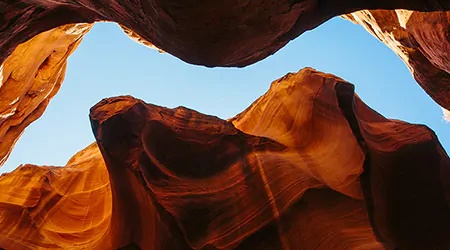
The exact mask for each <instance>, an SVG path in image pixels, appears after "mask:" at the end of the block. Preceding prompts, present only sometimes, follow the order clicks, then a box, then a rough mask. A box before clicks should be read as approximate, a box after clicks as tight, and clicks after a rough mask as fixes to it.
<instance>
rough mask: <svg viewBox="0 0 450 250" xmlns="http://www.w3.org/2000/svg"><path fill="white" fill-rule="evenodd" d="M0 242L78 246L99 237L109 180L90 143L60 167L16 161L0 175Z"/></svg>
mask: <svg viewBox="0 0 450 250" xmlns="http://www.w3.org/2000/svg"><path fill="white" fill-rule="evenodd" d="M0 189H1V190H2V192H1V193H0V211H1V213H0V225H1V227H0V234H1V235H2V236H0V247H1V248H3V249H74V248H75V249H80V248H83V247H84V248H86V247H87V246H90V245H94V244H96V243H97V242H99V241H100V240H101V239H102V238H103V237H104V235H105V234H106V232H107V229H108V227H109V224H110V217H111V204H112V203H111V198H112V196H111V186H110V184H109V177H108V172H107V170H106V166H105V163H104V161H103V158H102V155H101V154H100V151H99V150H98V146H97V144H96V143H93V144H91V145H90V146H88V147H87V148H85V149H84V150H82V151H80V152H78V153H77V154H76V155H75V156H73V157H72V159H70V161H69V162H68V163H67V165H66V166H65V167H63V168H61V167H48V166H43V167H38V166H34V165H25V166H20V167H19V168H17V169H16V170H15V171H14V172H12V173H9V174H3V175H2V176H1V177H0Z"/></svg>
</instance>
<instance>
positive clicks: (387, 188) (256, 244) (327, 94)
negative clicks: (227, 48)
mask: <svg viewBox="0 0 450 250" xmlns="http://www.w3.org/2000/svg"><path fill="white" fill-rule="evenodd" d="M90 119H91V123H92V128H93V132H94V135H95V138H96V140H97V143H94V144H92V145H90V146H89V147H88V148H86V149H84V150H83V151H81V152H80V153H78V154H77V155H76V156H74V157H73V158H72V160H70V161H69V163H68V165H67V166H66V167H64V168H55V167H37V166H30V165H27V166H24V167H20V168H18V169H17V170H15V171H14V172H12V173H10V174H4V175H3V176H2V177H1V178H0V186H1V188H2V194H0V201H1V203H0V204H1V205H0V247H2V248H5V249H37V248H77V249H119V248H122V247H123V249H139V248H142V249H156V250H157V249H208V250H209V249H305V250H306V249H324V250H328V249H394V248H399V249H448V248H449V247H450V245H449V238H448V235H449V233H450V230H449V227H450V209H449V203H448V202H449V201H450V195H449V194H450V193H449V191H450V190H449V188H450V185H449V176H450V175H449V174H450V171H449V170H450V162H449V158H448V156H447V155H446V154H445V152H444V150H443V149H442V147H441V146H440V144H439V142H438V140H437V138H436V136H435V135H434V133H433V132H432V131H431V130H430V129H428V128H427V127H425V126H422V125H413V124H408V123H405V122H401V121H396V120H389V119H386V118H384V117H383V116H381V115H380V114H378V113H376V112H375V111H373V110H371V109H370V108H369V107H367V106H366V105H365V104H364V103H363V102H362V101H361V100H360V99H359V98H358V97H357V96H356V95H355V94H354V92H353V85H351V84H350V83H347V82H345V81H344V80H342V79H340V78H338V77H336V76H333V75H329V74H324V73H320V72H317V71H315V70H313V69H304V70H302V71H300V72H299V73H297V74H288V75H287V76H285V77H283V78H281V79H280V80H278V81H275V82H274V83H272V85H271V88H270V89H269V91H268V92H267V93H266V94H265V95H263V96H262V97H261V98H259V99H258V100H257V101H255V102H254V103H253V104H252V105H251V106H250V107H249V108H248V109H246V110H245V111H244V112H242V113H241V114H239V115H237V116H236V117H234V118H231V119H229V120H228V121H224V120H221V119H219V118H217V117H213V116H208V115H203V114H201V113H198V112H196V111H193V110H190V109H187V108H183V107H178V108H175V109H168V108H164V107H158V106H155V105H151V104H147V103H144V102H143V101H141V100H137V99H134V98H133V97H130V96H122V97H115V98H107V99H104V100H102V101H101V102H99V103H98V104H97V105H95V106H94V107H93V108H92V109H91V114H90ZM97 145H98V146H97ZM100 152H101V153H100Z"/></svg>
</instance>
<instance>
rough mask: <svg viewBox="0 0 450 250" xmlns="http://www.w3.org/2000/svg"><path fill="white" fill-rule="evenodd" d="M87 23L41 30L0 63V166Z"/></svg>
mask: <svg viewBox="0 0 450 250" xmlns="http://www.w3.org/2000/svg"><path fill="white" fill-rule="evenodd" d="M91 26H92V25H91V24H69V25H65V26H61V27H59V28H56V29H53V30H50V31H47V32H44V33H41V34H39V35H38V36H36V37H33V38H32V39H30V40H28V41H27V42H26V43H23V44H20V45H19V46H17V47H16V49H15V50H14V52H13V53H12V54H11V55H10V56H9V57H8V58H7V59H6V60H5V61H4V62H3V64H1V65H0V142H1V143H0V166H1V165H3V163H4V162H5V161H6V159H7V158H8V155H9V153H10V152H11V150H12V148H13V147H14V144H15V143H16V141H17V140H18V139H19V137H20V135H21V134H22V132H23V130H24V129H25V128H26V127H27V126H28V125H29V124H30V123H32V122H33V121H35V120H36V119H37V118H39V117H40V116H41V115H42V113H43V112H44V111H45V109H46V108H47V105H48V103H49V101H50V100H51V99H52V98H53V96H54V95H55V94H56V93H57V92H58V90H59V87H60V86H61V83H62V81H63V79H64V75H65V71H66V65H67V57H68V56H69V55H70V54H71V53H72V52H73V51H74V50H75V49H76V47H77V46H78V44H79V43H80V41H81V38H82V37H83V35H84V34H85V33H86V32H88V31H89V30H90V28H91Z"/></svg>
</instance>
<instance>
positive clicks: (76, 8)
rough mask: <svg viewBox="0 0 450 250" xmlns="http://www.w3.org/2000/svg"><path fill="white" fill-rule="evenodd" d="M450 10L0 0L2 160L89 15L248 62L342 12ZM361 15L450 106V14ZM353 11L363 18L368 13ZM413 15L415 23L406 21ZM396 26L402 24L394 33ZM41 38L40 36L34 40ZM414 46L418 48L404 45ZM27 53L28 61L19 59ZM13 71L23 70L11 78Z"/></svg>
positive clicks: (432, 4)
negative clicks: (379, 30) (387, 37)
mask: <svg viewBox="0 0 450 250" xmlns="http://www.w3.org/2000/svg"><path fill="white" fill-rule="evenodd" d="M449 8H450V2H448V1H447V0H413V1H411V0H409V1H406V0H394V1H392V0H381V1H373V0H344V1H332V0H321V1H319V0H276V1H267V0H264V1H263V0H249V1H240V0H219V1H185V0H164V1H161V0H134V1H130V0H120V1H119V0H95V1H94V0H79V1H66V0H52V1H48V0H33V1H31V0H17V1H7V0H0V140H2V142H3V143H2V145H1V146H0V166H1V165H2V164H3V163H4V162H5V161H6V159H7V157H8V155H9V153H10V152H11V150H12V148H13V146H14V143H15V142H16V141H17V140H18V138H19V137H20V135H21V133H22V131H23V130H24V129H25V128H26V127H27V126H28V125H29V124H30V123H31V122H33V121H34V120H36V119H37V118H39V117H40V116H41V115H42V113H43V112H44V111H45V108H46V106H47V105H48V103H49V101H50V99H51V98H52V97H53V96H54V95H55V94H56V93H57V90H58V88H59V86H60V84H61V83H62V80H63V78H64V71H65V65H66V59H67V57H68V56H69V55H70V54H71V52H73V50H74V49H75V48H76V45H77V44H78V43H79V41H80V39H81V37H82V36H83V35H84V34H85V33H86V32H87V31H88V30H89V27H90V26H91V24H86V23H91V22H94V21H112V22H117V23H118V24H120V25H121V27H122V28H123V29H124V31H125V33H126V34H127V35H128V36H130V37H131V38H132V39H133V40H135V41H137V42H140V43H142V44H144V45H146V46H148V47H152V48H157V49H159V50H160V51H167V52H168V53H170V54H172V55H174V56H177V57H179V58H180V59H182V60H184V61H186V62H189V63H194V64H201V65H206V66H246V65H249V64H252V63H254V62H257V61H259V60H262V59H264V58H266V57H267V56H269V55H271V54H273V53H275V52H276V51H277V50H279V49H280V48H281V47H283V46H284V45H285V44H286V43H288V42H289V41H290V40H292V39H294V38H296V37H297V36H299V35H300V34H302V33H303V32H305V31H307V30H311V29H314V28H315V27H317V26H318V25H320V24H321V23H323V22H325V21H326V20H328V19H330V18H331V17H333V16H336V15H341V14H346V13H350V12H353V11H357V10H362V9H391V10H392V9H409V10H420V11H438V10H439V11H442V10H449ZM360 13H372V14H371V15H373V17H374V18H375V17H376V18H375V19H376V22H374V21H373V20H372V19H373V18H362V20H365V21H364V22H361V23H363V24H365V23H366V21H367V22H368V25H369V26H372V27H376V26H377V25H378V26H380V23H383V25H382V27H381V28H380V29H381V30H382V31H381V33H382V34H383V35H382V36H381V37H380V39H381V40H383V41H384V42H387V43H388V44H389V43H390V42H392V41H391V40H392V39H384V38H383V36H391V35H392V36H393V37H394V38H393V42H394V43H395V45H392V46H391V47H392V48H394V50H395V51H396V52H397V53H399V54H401V53H406V54H407V55H406V56H403V57H402V58H403V59H404V60H405V62H406V61H408V62H409V63H408V65H410V66H411V68H412V69H414V75H415V78H416V79H417V81H418V82H419V84H421V86H422V87H423V88H424V89H425V90H426V91H427V93H428V94H429V95H430V96H432V97H433V99H434V100H436V101H437V102H438V103H439V104H440V105H441V106H443V107H445V108H447V109H449V108H450V104H449V103H450V102H449V101H448V96H449V93H450V90H449V83H448V82H449V79H450V78H449V77H448V67H447V65H448V62H449V60H448V59H449V58H448V53H447V51H448V50H449V46H448V39H447V37H448V14H447V13H446V12H432V13H424V14H422V13H418V12H414V14H413V15H410V14H409V13H412V12H408V11H404V10H402V11H400V10H395V11H385V12H382V11H381V12H380V11H371V12H367V11H365V12H360ZM375 13H381V14H380V15H377V14H375ZM393 13H397V14H394V15H399V21H398V22H400V23H402V24H399V23H398V22H397V21H396V20H397V19H396V17H395V18H394V19H395V20H390V19H391V16H392V14H393ZM398 13H402V14H398ZM353 15H354V16H355V18H354V19H357V18H356V16H357V15H360V14H353ZM408 18H409V19H408ZM405 20H406V21H407V26H408V27H406V26H405V28H401V29H400V28H399V27H400V26H402V25H403V26H404V24H406V21H405ZM61 25H62V26H61ZM394 28H395V29H396V30H397V31H395V32H392V34H391V33H390V31H391V30H393V29H394ZM397 28H399V29H397ZM51 29H52V30H51ZM49 30H50V31H49ZM375 30H376V28H375ZM44 31H47V32H44ZM43 32H44V33H43ZM49 34H53V35H54V36H55V37H57V39H55V37H53V36H50V35H49ZM405 34H407V35H405ZM411 37H412V38H411ZM46 39H47V40H46ZM36 40H38V41H40V42H39V43H36V42H32V41H36ZM398 43H401V44H402V45H401V46H400V47H399V48H400V49H398V48H396V46H397V44H398ZM404 47H406V48H409V49H410V50H408V52H404V50H405V49H404ZM53 50H55V51H54V52H52V51H53ZM398 50H400V51H401V52H399V51H398ZM18 57H19V58H21V60H19V61H18V62H15V63H14V61H15V60H16V59H17V58H18ZM30 58H32V59H33V60H28V59H30ZM47 58H50V59H51V60H50V62H51V63H50V65H49V64H48V63H47V62H49V61H47V60H46V59H47ZM11 62H13V63H12V65H11ZM433 65H434V66H433ZM12 71H16V72H15V73H14V72H13V73H11V72H12ZM43 72H44V73H43ZM38 74H39V76H40V77H42V76H45V78H44V79H40V78H39V77H38ZM11 75H13V76H14V75H20V77H16V78H14V77H12V78H11V79H12V80H11V79H10V76H11ZM33 76H35V78H37V79H33ZM27 91H28V92H27ZM18 106H19V107H18ZM16 108H18V109H19V111H18V112H17V110H16ZM13 113H14V114H15V116H14V117H10V116H11V115H12V114H13ZM5 117H6V118H5ZM5 119H6V121H5Z"/></svg>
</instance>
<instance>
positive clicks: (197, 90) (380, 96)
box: [0, 18, 450, 173]
mask: <svg viewBox="0 0 450 250" xmlns="http://www.w3.org/2000/svg"><path fill="white" fill-rule="evenodd" d="M304 67H313V68H315V69H317V70H319V71H323V72H326V73H332V74H335V75H337V76H339V77H341V78H343V79H345V80H347V81H349V82H351V83H353V84H354V85H355V87H356V92H357V93H358V95H359V96H360V97H361V98H362V99H363V100H364V101H365V102H366V103H367V104H368V105H369V106H371V107H372V108H374V109H375V110H377V111H378V112H380V113H381V114H383V115H384V116H386V117H388V118H396V119H401V120H404V121H408V122H412V123H420V124H425V125H428V126H429V127H430V128H432V129H433V130H434V131H435V132H436V134H437V135H438V137H439V139H440V141H441V143H442V145H443V146H444V148H446V150H447V151H448V150H449V149H450V123H446V122H445V121H444V120H443V119H442V111H441V109H440V107H439V106H438V105H437V104H435V103H434V101H433V100H432V99H431V98H430V97H429V96H428V95H427V94H425V92H424V91H423V90H422V89H421V88H420V87H419V85H418V84H417V83H416V82H415V81H414V79H413V77H412V76H411V73H410V72H409V71H408V69H407V67H406V66H405V65H404V63H403V62H402V61H401V60H400V58H398V56H397V55H395V54H394V53H393V52H392V51H391V50H390V49H389V48H387V47H386V46H385V45H384V44H382V43H381V42H379V41H378V40H377V39H375V38H374V37H372V36H371V35H370V34H369V33H368V32H366V31H365V30H364V29H363V28H362V27H360V26H358V25H355V24H352V23H350V22H348V21H345V20H343V19H340V18H334V19H332V20H330V21H328V22H327V23H325V24H323V25H322V26H320V27H318V28H316V29H315V30H313V31H310V32H307V33H305V34H303V35H302V36H300V37H299V38H297V39H296V40H294V41H292V42H291V43H290V44H288V45H287V46H286V47H284V48H283V49H281V50H280V51H279V52H278V53H276V54H275V55H273V56H271V57H269V58H267V59H265V60H263V61H261V62H258V63H256V64H254V65H251V66H248V67H246V68H213V69H211V68H206V67H201V66H193V65H189V64H187V63H184V62H182V61H181V60H179V59H177V58H175V57H173V56H171V55H169V54H160V53H158V52H157V51H156V50H153V49H149V48H146V47H144V46H143V45H140V44H137V43H135V42H133V41H132V40H131V39H129V38H128V37H127V36H126V35H125V34H124V33H123V32H122V31H121V29H120V28H119V27H118V26H117V25H116V24H113V23H98V24H96V25H95V26H94V28H93V30H92V31H91V32H90V33H88V34H87V35H86V36H85V38H84V41H83V42H82V43H81V45H80V46H79V47H78V49H77V50H76V51H75V53H74V54H73V55H72V56H71V57H70V58H69V65H68V69H67V75H66V79H65V81H64V83H63V85H62V88H61V90H60V92H59V93H58V94H57V95H56V97H55V98H54V99H53V100H52V101H51V103H50V105H49V107H48V108H47V111H46V112H45V114H44V115H43V116H42V117H41V118H40V119H39V120H37V121H36V122H34V123H33V124H31V125H30V126H29V127H28V128H27V129H26V130H25V133H24V134H23V135H22V138H21V139H20V140H19V141H18V142H17V144H16V146H15V149H14V150H13V152H12V154H11V156H10V158H9V160H8V161H7V162H6V164H5V165H4V166H3V167H2V168H1V169H0V173H1V172H9V171H11V170H13V169H14V168H16V167H17V166H19V165H20V164H25V163H32V164H37V165H56V166H63V165H65V164H66V162H67V161H68V160H69V158H70V157H71V156H72V155H74V154H75V153H76V152H78V151H79V150H81V149H83V148H84V147H86V146H87V145H89V144H90V143H91V142H93V141H94V137H93V134H92V131H91V127H90V123H89V117H88V115H89V108H90V107H92V106H93V105H94V104H96V103H97V102H98V101H100V100H101V99H102V98H105V97H113V96H117V95H133V96H135V97H137V98H141V99H143V100H144V101H146V102H148V103H153V104H156V105H161V106H166V107H171V108H172V107H177V106H185V107H188V108H192V109H195V110H197V111H199V112H202V113H206V114H211V115H216V116H218V117H221V118H224V119H226V118H229V117H232V116H234V115H236V114H237V113H239V112H241V111H242V110H244V109H245V108H246V107H248V106H249V105H250V104H251V103H252V102H253V101H255V100H256V99H257V98H258V97H259V96H261V95H262V94H264V93H265V92H266V91H267V90H268V88H269V86H270V83H271V82H272V81H273V80H275V79H278V78H280V77H282V76H284V75H285V74H286V73H288V72H297V71H298V70H300V69H302V68H304Z"/></svg>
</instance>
